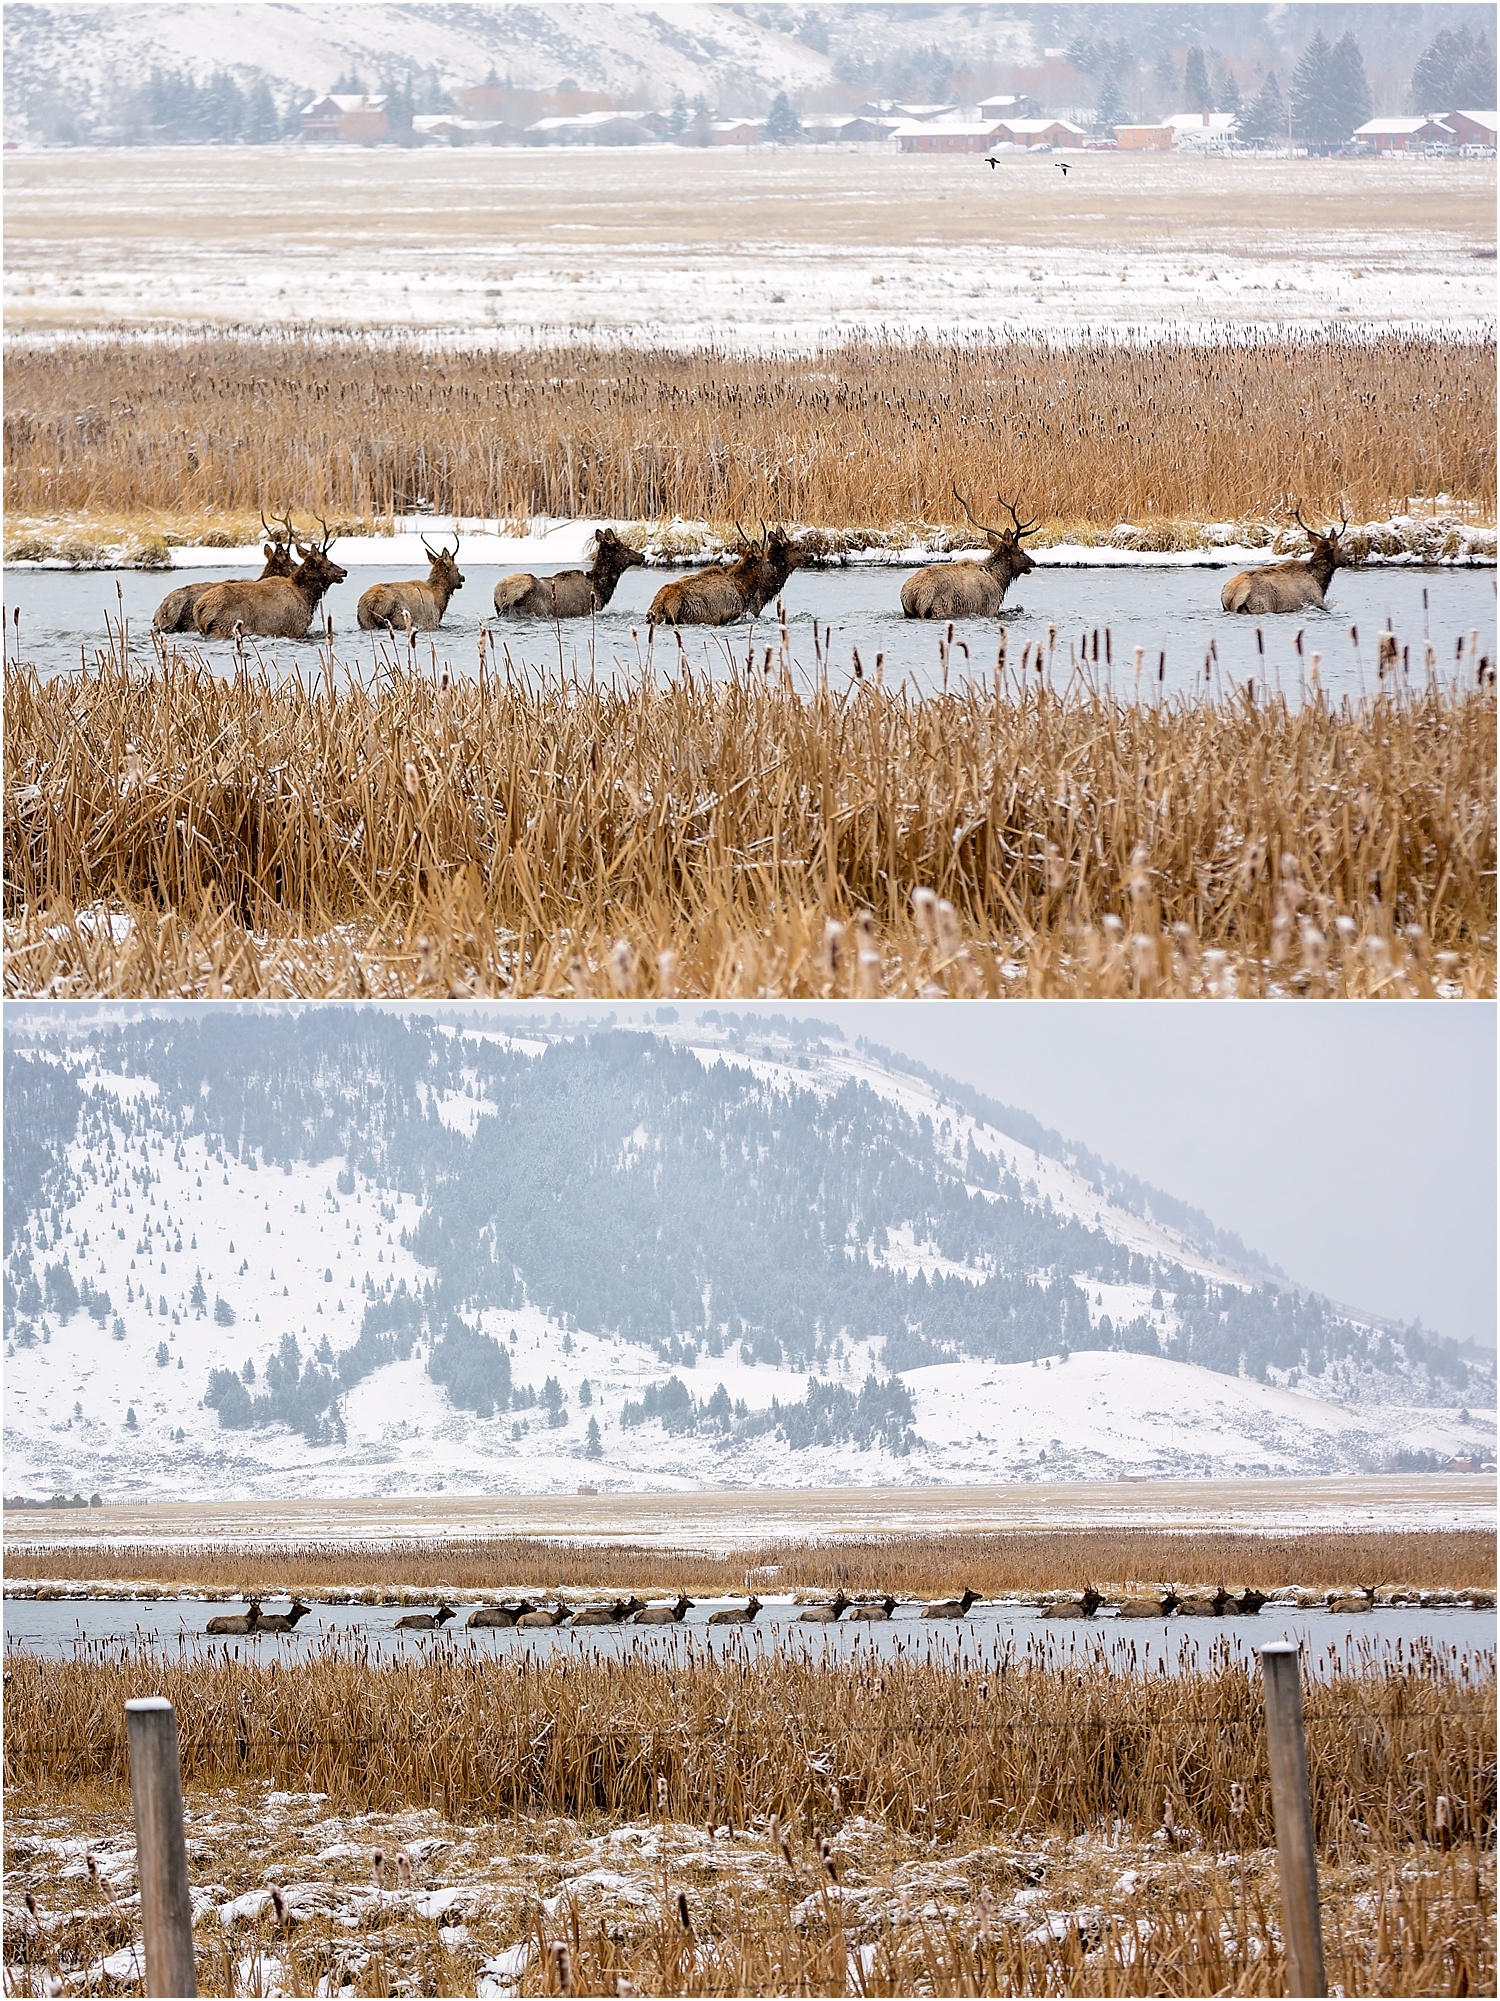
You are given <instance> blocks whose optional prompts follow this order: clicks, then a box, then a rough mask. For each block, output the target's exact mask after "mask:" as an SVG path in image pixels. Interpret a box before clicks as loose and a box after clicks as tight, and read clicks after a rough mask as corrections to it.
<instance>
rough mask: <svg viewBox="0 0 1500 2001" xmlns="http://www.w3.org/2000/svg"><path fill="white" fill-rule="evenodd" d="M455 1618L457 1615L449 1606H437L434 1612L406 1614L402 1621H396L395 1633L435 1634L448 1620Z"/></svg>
mask: <svg viewBox="0 0 1500 2001" xmlns="http://www.w3.org/2000/svg"><path fill="white" fill-rule="evenodd" d="M457 1617H458V1614H457V1613H456V1612H455V1611H454V1609H453V1607H452V1606H451V1605H439V1606H438V1608H437V1610H436V1611H435V1612H408V1613H407V1615H406V1617H405V1618H404V1619H398V1620H397V1621H396V1631H397V1632H398V1633H437V1632H441V1630H442V1628H443V1627H444V1626H445V1625H446V1624H447V1622H448V1620H450V1619H456V1618H457Z"/></svg>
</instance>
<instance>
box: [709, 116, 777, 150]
mask: <svg viewBox="0 0 1500 2001" xmlns="http://www.w3.org/2000/svg"><path fill="white" fill-rule="evenodd" d="M765 136H766V129H765V127H764V126H763V125H762V124H761V123H760V122H759V120H757V119H754V118H716V119H714V120H713V122H712V123H711V124H710V125H709V128H708V143H709V145H710V146H758V145H759V144H760V143H761V141H762V140H763V139H764V138H765Z"/></svg>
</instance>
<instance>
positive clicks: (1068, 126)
mask: <svg viewBox="0 0 1500 2001" xmlns="http://www.w3.org/2000/svg"><path fill="white" fill-rule="evenodd" d="M1087 137H1088V134H1087V133H1086V132H1085V131H1084V129H1083V127H1082V126H1081V125H1075V124H1074V123H1073V121H1072V120H1071V119H1070V118H1002V119H1001V120H1000V121H999V122H998V124H997V125H996V126H995V143H996V144H999V145H1004V146H1081V145H1082V144H1083V142H1084V140H1085V139H1086V138H1087Z"/></svg>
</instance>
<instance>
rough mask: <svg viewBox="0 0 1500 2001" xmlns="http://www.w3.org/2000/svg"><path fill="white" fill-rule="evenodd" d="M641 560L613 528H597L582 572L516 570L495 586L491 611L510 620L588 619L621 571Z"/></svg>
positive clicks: (609, 594)
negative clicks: (551, 573) (539, 574)
mask: <svg viewBox="0 0 1500 2001" xmlns="http://www.w3.org/2000/svg"><path fill="white" fill-rule="evenodd" d="M645 560H646V559H645V557H644V556H643V555H642V554H641V552H640V551H639V549H632V548H631V546H630V544H629V543H628V542H622V541H621V540H620V538H619V536H618V535H617V534H616V533H615V531H614V530H613V528H601V529H600V530H599V532H598V534H597V535H596V536H595V537H594V556H593V561H592V562H591V563H590V564H589V567H588V568H587V569H586V570H559V572H558V573H557V575H556V576H555V577H534V576H532V575H531V574H530V572H529V571H526V570H517V572H516V573H515V575H514V576H510V577H502V578H501V579H500V581H499V583H498V584H496V586H495V609H496V611H498V612H501V613H502V614H504V615H506V616H508V617H511V618H591V617H592V616H593V614H594V613H595V612H596V611H603V609H604V607H605V606H606V605H607V604H608V603H609V601H610V599H611V598H612V597H613V596H614V594H615V588H616V586H617V585H618V583H619V581H620V579H621V577H623V576H624V574H625V572H626V571H627V570H633V569H636V568H638V567H639V566H640V565H641V564H642V563H644V562H645Z"/></svg>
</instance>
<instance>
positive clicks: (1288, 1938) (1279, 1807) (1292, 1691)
mask: <svg viewBox="0 0 1500 2001" xmlns="http://www.w3.org/2000/svg"><path fill="white" fill-rule="evenodd" d="M1260 1666H1261V1675H1262V1677H1263V1679H1264V1682H1265V1690H1266V1749H1267V1751H1268V1752H1269V1754H1270V1762H1271V1807H1272V1811H1273V1812H1274V1814H1275V1816H1276V1866H1277V1870H1278V1872H1279V1874H1280V1877H1281V1923H1282V1932H1283V1934H1284V1937H1285V1942H1286V1956H1287V1973H1288V1980H1287V1992H1288V1994H1298V1995H1323V1994H1326V1993H1327V1992H1328V1983H1327V1979H1326V1976H1325V1974H1324V1971H1323V1920H1322V1914H1321V1912H1320V1910H1319V1907H1318V1851H1317V1848H1316V1846H1315V1845H1314V1842H1313V1817H1312V1790H1311V1788H1310V1786H1309V1785H1308V1780H1307V1740H1306V1738H1305V1737H1304V1736H1303V1733H1302V1659H1301V1649H1300V1648H1299V1647H1298V1646H1297V1645H1296V1644H1295V1642H1293V1641H1290V1640H1279V1641H1277V1642H1276V1643H1275V1644H1274V1645H1271V1646H1267V1647H1262V1648H1261V1649H1260Z"/></svg>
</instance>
